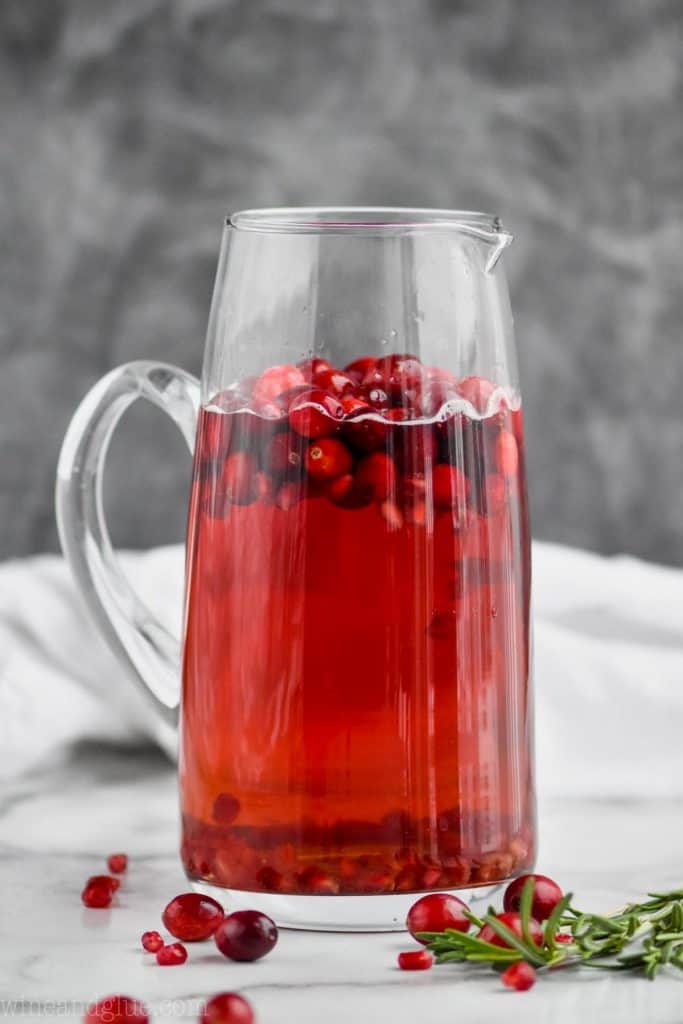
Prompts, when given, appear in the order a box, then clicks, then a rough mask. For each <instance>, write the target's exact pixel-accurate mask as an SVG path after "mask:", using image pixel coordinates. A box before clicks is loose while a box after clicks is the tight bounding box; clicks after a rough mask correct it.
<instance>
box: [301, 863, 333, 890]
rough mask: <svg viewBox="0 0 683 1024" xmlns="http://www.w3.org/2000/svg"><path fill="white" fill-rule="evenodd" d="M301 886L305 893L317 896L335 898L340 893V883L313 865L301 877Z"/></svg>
mask: <svg viewBox="0 0 683 1024" xmlns="http://www.w3.org/2000/svg"><path fill="white" fill-rule="evenodd" d="M299 886H300V888H301V889H302V890H303V891H304V892H308V893H312V894H313V895H315V896H327V895H331V896H334V895H336V894H337V893H338V892H339V883H338V882H337V881H336V880H335V879H334V878H332V876H331V875H328V874H327V872H326V871H323V870H322V869H321V868H317V867H316V866H315V864H311V865H310V867H307V868H306V870H305V871H302V872H301V874H300V875H299Z"/></svg>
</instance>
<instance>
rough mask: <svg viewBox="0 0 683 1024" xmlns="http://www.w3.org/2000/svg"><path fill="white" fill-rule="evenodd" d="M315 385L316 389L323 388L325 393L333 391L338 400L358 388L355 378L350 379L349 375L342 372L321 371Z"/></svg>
mask: <svg viewBox="0 0 683 1024" xmlns="http://www.w3.org/2000/svg"><path fill="white" fill-rule="evenodd" d="M313 383H314V384H315V386H316V387H318V388H322V389H323V391H331V392H332V394H333V395H336V396H337V398H339V397H341V395H345V394H347V392H349V391H353V389H354V388H355V387H356V383H357V382H356V381H355V380H354V378H353V377H350V376H349V375H348V373H344V372H343V371H342V370H334V369H332V370H321V371H320V372H319V373H316V375H315V376H314V378H313Z"/></svg>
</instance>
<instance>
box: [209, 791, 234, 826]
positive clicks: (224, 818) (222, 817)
mask: <svg viewBox="0 0 683 1024" xmlns="http://www.w3.org/2000/svg"><path fill="white" fill-rule="evenodd" d="M239 813H240V802H239V800H238V799H237V797H236V796H233V795H232V793H219V794H218V796H217V797H216V799H215V800H214V802H213V807H212V809H211V815H212V817H213V820H214V821H215V822H216V823H217V824H218V825H231V824H232V822H233V821H234V820H235V818H236V817H237V815H238V814H239Z"/></svg>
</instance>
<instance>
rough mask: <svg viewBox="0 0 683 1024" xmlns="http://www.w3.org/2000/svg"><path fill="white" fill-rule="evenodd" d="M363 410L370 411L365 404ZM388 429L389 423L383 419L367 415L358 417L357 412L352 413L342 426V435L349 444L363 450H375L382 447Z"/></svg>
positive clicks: (384, 443) (387, 434) (385, 440)
mask: <svg viewBox="0 0 683 1024" xmlns="http://www.w3.org/2000/svg"><path fill="white" fill-rule="evenodd" d="M364 411H365V413H366V414H367V413H370V412H372V410H371V409H369V408H368V407H367V406H366V407H365V410H364ZM390 429H391V428H390V426H389V424H388V423H385V422H384V421H383V420H380V419H378V418H375V417H372V416H367V415H365V416H361V418H360V419H358V418H357V414H355V415H352V416H351V417H350V418H349V419H348V420H347V421H346V422H345V423H344V427H343V430H344V437H345V438H346V440H347V441H348V442H349V444H352V445H353V447H354V448H359V449H360V450H361V451H363V452H376V451H379V450H380V449H382V448H384V447H385V445H386V442H387V437H388V436H389V431H390Z"/></svg>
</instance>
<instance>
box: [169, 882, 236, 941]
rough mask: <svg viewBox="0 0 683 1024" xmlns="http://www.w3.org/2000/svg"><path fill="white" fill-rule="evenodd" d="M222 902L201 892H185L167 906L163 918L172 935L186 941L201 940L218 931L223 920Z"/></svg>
mask: <svg viewBox="0 0 683 1024" xmlns="http://www.w3.org/2000/svg"><path fill="white" fill-rule="evenodd" d="M223 917H224V913H223V908H222V906H221V905H220V903H217V902H216V900H213V899H211V897H210V896H204V895H203V894H202V893H199V892H185V893H182V894H181V895H180V896H176V897H175V898H174V899H172V900H171V902H170V903H169V904H168V905H167V906H166V907H165V909H164V912H163V914H162V915H161V919H162V921H163V922H164V924H165V926H166V927H167V928H168V930H169V932H170V933H171V935H175V937H176V938H177V939H183V941H184V942H201V940H202V939H208V938H209V936H210V935H213V933H214V932H215V931H216V928H218V926H219V924H220V923H221V921H222V920H223Z"/></svg>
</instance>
